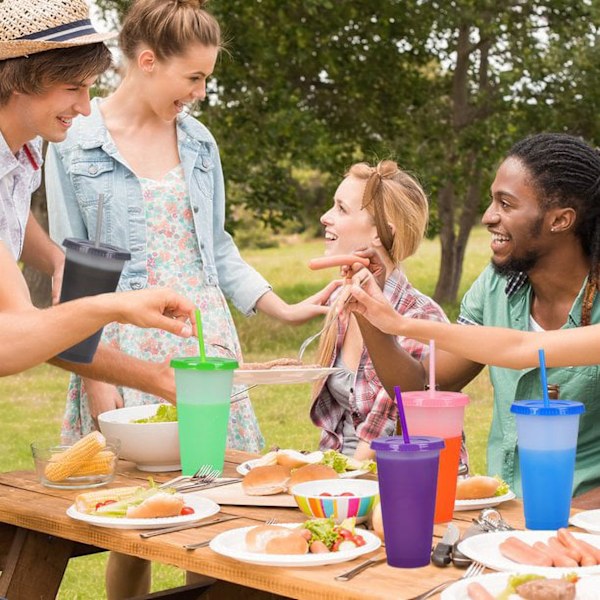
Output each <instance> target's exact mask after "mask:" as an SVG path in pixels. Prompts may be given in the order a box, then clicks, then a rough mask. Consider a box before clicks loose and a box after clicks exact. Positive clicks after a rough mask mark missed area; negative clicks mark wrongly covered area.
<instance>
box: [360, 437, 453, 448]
mask: <svg viewBox="0 0 600 600" xmlns="http://www.w3.org/2000/svg"><path fill="white" fill-rule="evenodd" d="M445 445H446V444H445V443H444V440H443V439H442V438H439V437H433V436H430V435H411V436H410V444H405V443H404V439H403V438H402V436H401V435H392V436H389V437H380V438H377V439H376V440H372V441H371V449H372V450H375V452H425V451H427V450H443V449H444V447H445Z"/></svg>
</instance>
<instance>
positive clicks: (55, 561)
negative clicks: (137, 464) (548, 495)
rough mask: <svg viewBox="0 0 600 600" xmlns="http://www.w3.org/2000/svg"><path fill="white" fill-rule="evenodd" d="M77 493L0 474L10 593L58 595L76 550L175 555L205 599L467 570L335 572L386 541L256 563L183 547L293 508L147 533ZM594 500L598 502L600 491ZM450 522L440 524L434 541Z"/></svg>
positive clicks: (306, 593) (385, 584) (422, 586)
mask: <svg viewBox="0 0 600 600" xmlns="http://www.w3.org/2000/svg"><path fill="white" fill-rule="evenodd" d="M253 457H254V455H250V454H247V453H244V452H236V451H228V452H227V456H226V466H225V471H224V476H235V475H236V472H235V468H236V466H237V465H239V464H240V463H242V462H243V461H245V460H247V459H249V458H253ZM172 476H173V473H165V474H153V477H154V479H155V480H156V481H159V482H160V481H165V480H167V479H170V478H171V477H172ZM147 477H148V473H143V472H141V471H137V470H136V469H135V468H134V467H133V466H132V465H131V463H126V462H121V463H120V465H119V471H118V475H117V477H116V478H115V481H114V482H113V484H111V485H112V486H122V485H136V484H139V483H143V482H144V481H145V480H147ZM77 493H79V491H75V490H56V489H51V488H47V487H44V486H42V485H41V484H40V483H39V482H38V480H37V478H36V476H35V473H34V472H33V471H16V472H12V473H2V474H0V569H2V576H1V577H0V596H5V597H7V598H8V599H9V600H32V599H34V598H35V599H40V600H46V599H51V598H55V597H56V594H57V593H58V589H59V587H60V584H61V581H62V578H63V574H64V571H65V569H66V566H67V564H68V561H69V559H70V558H72V557H75V556H81V555H84V554H90V553H94V552H101V551H106V550H115V551H118V552H121V553H124V554H130V555H133V556H138V557H141V558H146V559H149V560H152V561H157V562H161V563H165V564H170V565H175V566H177V567H180V568H181V569H186V570H188V571H192V572H195V573H199V574H203V575H206V576H209V577H212V578H215V579H217V580H218V581H217V582H216V583H215V584H214V585H213V586H211V587H210V588H209V590H208V591H207V592H206V593H205V594H204V595H203V596H202V598H206V599H207V600H208V599H209V598H210V599H212V598H215V599H218V600H227V599H229V598H235V599H236V600H239V599H240V598H243V599H244V600H259V599H264V598H269V599H271V600H273V599H276V598H282V597H283V598H303V599H304V598H306V599H315V600H316V599H318V600H323V599H340V600H342V599H343V600H351V599H356V600H364V599H365V598H369V599H382V600H383V599H385V600H389V599H390V598H398V599H401V598H409V597H411V596H413V595H416V594H418V593H420V592H423V591H425V590H427V589H429V588H430V587H433V586H434V585H436V584H437V583H441V582H442V581H445V580H447V579H451V578H458V577H460V576H461V575H462V574H463V571H461V570H459V569H457V568H455V567H453V566H450V567H447V568H445V569H441V568H437V567H435V566H433V565H429V566H427V567H422V568H419V569H396V568H392V567H389V566H388V565H387V564H385V562H384V563H382V564H379V565H377V566H375V567H372V568H370V569H368V570H366V571H364V572H363V573H361V574H360V575H358V576H357V577H356V578H354V579H352V581H351V582H347V583H344V582H338V581H336V580H335V579H334V577H335V576H336V575H338V574H340V573H342V572H344V571H347V570H349V569H351V568H352V567H353V566H356V565H358V564H360V562H362V561H364V560H366V559H367V558H370V557H373V556H380V555H383V552H384V550H383V549H380V550H378V551H376V552H373V553H371V554H368V555H365V556H362V557H359V558H357V559H355V560H353V561H349V562H345V563H338V564H335V565H327V566H319V567H311V568H282V567H266V566H257V565H253V564H247V563H243V562H239V561H236V560H233V559H230V558H226V557H224V556H221V555H219V554H216V553H215V552H213V551H212V550H211V549H210V548H201V549H198V550H194V551H189V550H185V549H184V548H183V546H184V544H188V543H193V542H199V541H203V540H205V539H208V538H210V537H212V536H214V535H215V534H217V533H220V532H222V531H227V530H228V529H233V528H235V527H244V526H249V525H253V524H259V523H262V522H264V521H265V520H266V519H267V518H269V517H276V518H277V519H278V520H279V521H280V522H302V521H303V520H304V516H303V514H302V513H301V512H300V511H299V510H298V509H296V508H273V507H256V506H222V507H221V513H222V514H226V515H237V516H240V517H241V518H240V519H238V520H235V521H233V522H231V523H222V524H217V525H211V526H205V527H203V528H201V529H189V530H185V531H180V532H177V533H171V534H167V535H162V536H158V537H154V538H150V539H141V538H140V535H139V534H140V531H135V530H125V529H109V528H104V527H95V526H93V525H89V524H87V523H84V522H81V521H76V520H74V519H71V518H70V517H68V516H67V515H66V510H67V508H68V507H69V506H70V505H71V504H72V503H73V499H74V497H75V496H76V495H77ZM592 502H595V503H596V504H595V505H596V506H598V501H597V496H595V497H594V499H593V500H592ZM501 511H502V515H503V517H504V518H505V519H506V520H507V521H508V522H509V523H511V524H512V525H513V526H514V527H516V528H518V529H522V528H523V527H524V520H523V511H522V504H521V502H520V501H518V500H512V501H509V502H506V503H503V504H502V506H501ZM478 512H479V511H465V512H456V513H455V514H454V522H455V523H456V525H458V527H459V528H460V529H461V531H462V530H464V529H466V528H467V527H468V526H469V525H470V524H471V520H472V519H473V517H475V516H476V515H477V514H478ZM444 531H445V526H443V525H439V526H438V525H436V527H435V531H434V540H433V542H434V543H435V542H436V541H437V539H438V538H440V537H441V535H442V534H443V532H444ZM197 596H198V591H197V590H194V589H192V587H183V588H176V589H174V590H169V591H168V592H158V593H156V594H151V595H150V596H147V597H146V598H171V599H176V598H177V599H180V600H183V599H184V598H185V599H187V598H195V597H197Z"/></svg>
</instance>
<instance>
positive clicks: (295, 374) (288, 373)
mask: <svg viewBox="0 0 600 600" xmlns="http://www.w3.org/2000/svg"><path fill="white" fill-rule="evenodd" d="M341 370H342V369H341V367H278V368H274V369H236V370H235V371H234V373H233V383H236V384H242V385H259V384H271V383H285V384H288V383H309V382H311V381H315V380H316V379H321V377H327V376H328V375H331V374H332V373H337V372H338V371H341Z"/></svg>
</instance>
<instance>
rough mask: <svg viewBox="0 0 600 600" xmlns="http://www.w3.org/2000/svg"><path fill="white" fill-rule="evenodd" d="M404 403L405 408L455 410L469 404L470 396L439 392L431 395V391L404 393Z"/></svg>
mask: <svg viewBox="0 0 600 600" xmlns="http://www.w3.org/2000/svg"><path fill="white" fill-rule="evenodd" d="M402 402H403V404H404V406H405V407H406V406H419V407H423V408H429V407H431V408H454V407H456V406H465V405H466V404H469V396H467V395H466V394H461V393H460V392H443V391H441V392H440V391H437V390H436V391H435V393H434V394H433V395H430V394H429V390H419V391H417V392H402Z"/></svg>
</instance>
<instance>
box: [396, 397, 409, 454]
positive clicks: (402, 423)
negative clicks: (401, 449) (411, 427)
mask: <svg viewBox="0 0 600 600" xmlns="http://www.w3.org/2000/svg"><path fill="white" fill-rule="evenodd" d="M394 392H395V393H396V404H397V405H398V414H399V415H400V426H401V427H402V437H403V438H404V443H405V444H410V438H409V437H408V427H407V426H406V415H405V414H404V404H403V403H402V392H401V391H400V388H399V387H398V386H397V385H395V386H394Z"/></svg>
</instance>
